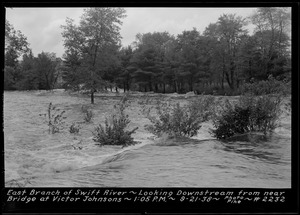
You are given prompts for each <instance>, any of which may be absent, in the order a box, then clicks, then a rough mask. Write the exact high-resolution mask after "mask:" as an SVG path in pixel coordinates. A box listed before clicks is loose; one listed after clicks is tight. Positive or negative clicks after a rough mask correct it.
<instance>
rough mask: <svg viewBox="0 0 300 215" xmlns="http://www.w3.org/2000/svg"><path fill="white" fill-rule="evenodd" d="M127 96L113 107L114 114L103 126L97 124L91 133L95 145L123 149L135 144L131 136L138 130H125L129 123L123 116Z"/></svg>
mask: <svg viewBox="0 0 300 215" xmlns="http://www.w3.org/2000/svg"><path fill="white" fill-rule="evenodd" d="M127 104H128V103H127V96H124V97H123V98H122V99H121V101H120V102H119V103H118V104H117V105H115V106H114V113H112V115H111V116H110V117H109V118H106V119H105V122H104V126H102V125H101V124H99V126H97V127H96V128H95V131H94V132H93V134H94V138H93V140H94V141H95V142H98V144H97V145H100V146H101V145H121V146H123V147H125V146H129V145H134V144H136V142H135V141H134V139H133V138H132V137H131V135H132V134H133V133H134V132H135V131H136V130H137V129H138V128H134V129H132V130H129V131H128V130H125V129H126V127H127V126H128V124H129V123H130V120H129V116H128V115H126V114H125V109H126V107H127Z"/></svg>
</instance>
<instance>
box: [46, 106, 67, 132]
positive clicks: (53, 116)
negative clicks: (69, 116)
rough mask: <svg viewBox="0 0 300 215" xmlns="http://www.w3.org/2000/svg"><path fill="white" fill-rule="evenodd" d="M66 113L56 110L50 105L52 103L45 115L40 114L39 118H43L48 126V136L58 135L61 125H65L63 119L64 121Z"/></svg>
mask: <svg viewBox="0 0 300 215" xmlns="http://www.w3.org/2000/svg"><path fill="white" fill-rule="evenodd" d="M65 112H66V111H64V110H62V111H61V110H60V109H59V108H56V106H54V105H52V102H50V103H49V105H48V109H47V113H45V114H40V116H44V117H45V118H46V121H47V124H48V131H49V134H55V133H59V132H60V130H61V129H62V125H63V124H64V123H65V122H64V119H66V117H65V116H63V115H64V113H65Z"/></svg>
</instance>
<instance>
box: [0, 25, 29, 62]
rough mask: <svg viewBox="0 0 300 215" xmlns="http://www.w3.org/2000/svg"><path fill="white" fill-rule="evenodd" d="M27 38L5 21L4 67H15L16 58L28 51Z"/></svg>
mask: <svg viewBox="0 0 300 215" xmlns="http://www.w3.org/2000/svg"><path fill="white" fill-rule="evenodd" d="M28 45H29V43H28V42H27V38H26V37H25V36H24V35H23V34H22V32H21V31H19V30H15V29H14V27H13V26H12V25H11V24H10V23H9V22H8V21H7V20H5V66H10V67H16V66H17V62H18V57H20V56H21V54H24V53H26V52H28V51H29V48H28Z"/></svg>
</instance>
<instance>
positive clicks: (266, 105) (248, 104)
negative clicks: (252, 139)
mask: <svg viewBox="0 0 300 215" xmlns="http://www.w3.org/2000/svg"><path fill="white" fill-rule="evenodd" d="M281 103H282V97H281V96H273V97H272V96H266V95H264V96H259V97H255V96H241V97H240V99H239V101H238V102H237V104H233V103H230V102H229V101H228V100H227V101H226V102H225V105H224V106H223V110H222V111H221V112H220V113H219V114H217V115H216V116H215V117H214V119H213V125H214V127H215V129H214V130H213V131H212V132H213V135H214V136H215V137H216V138H218V139H226V138H228V137H231V136H234V135H236V134H243V133H247V132H263V133H264V134H266V133H267V132H272V131H273V130H274V129H275V128H276V127H277V121H278V119H279V116H280V114H281V109H280V106H281Z"/></svg>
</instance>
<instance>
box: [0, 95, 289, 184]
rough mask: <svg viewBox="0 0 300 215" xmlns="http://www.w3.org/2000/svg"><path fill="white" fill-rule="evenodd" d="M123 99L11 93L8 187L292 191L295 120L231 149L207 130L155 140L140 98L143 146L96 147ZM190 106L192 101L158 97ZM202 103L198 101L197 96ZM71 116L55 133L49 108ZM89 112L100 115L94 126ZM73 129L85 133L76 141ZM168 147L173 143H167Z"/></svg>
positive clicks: (133, 110) (135, 119) (134, 108)
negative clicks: (99, 129)
mask: <svg viewBox="0 0 300 215" xmlns="http://www.w3.org/2000/svg"><path fill="white" fill-rule="evenodd" d="M121 96H122V94H115V93H101V94H97V95H96V97H95V104H94V105H90V104H89V103H90V98H89V97H88V96H86V95H78V94H70V93H67V92H64V91H63V90H55V91H54V92H46V91H31V92H4V141H5V142H4V151H5V186H6V187H18V186H21V187H26V186H28V187H102V186H110V187H111V186H113V187H249V188H251V187H253V188H257V187H258V188H290V187H291V117H290V115H287V114H285V115H283V116H282V117H281V122H280V126H279V127H278V128H277V129H276V130H275V132H274V134H273V135H272V136H269V137H263V136H261V135H259V134H256V135H251V136H250V135H248V136H246V137H244V138H241V139H235V140H232V141H229V142H221V141H218V140H214V139H213V137H212V136H211V134H210V132H209V129H210V128H212V124H211V123H210V122H207V123H204V124H203V126H202V128H201V129H200V131H199V133H198V135H197V136H196V137H193V138H192V139H190V140H188V139H185V140H168V139H167V138H161V139H153V136H152V135H151V134H150V133H149V132H147V131H146V130H145V129H144V125H146V124H149V120H148V119H146V118H145V117H144V116H143V114H141V111H140V108H141V103H140V102H139V101H140V100H141V99H142V98H144V94H142V93H135V94H132V97H131V99H130V101H131V104H130V106H129V108H128V110H127V113H128V114H129V116H130V119H131V123H130V128H134V127H136V126H138V127H139V129H138V130H137V132H136V133H135V134H134V135H133V136H134V138H135V140H137V141H139V142H140V143H139V144H137V145H134V146H130V147H126V148H121V147H120V146H103V147H99V146H97V145H95V142H94V141H93V139H92V138H93V134H92V131H93V130H94V127H95V126H96V125H97V124H98V123H103V122H104V119H105V117H106V116H108V115H109V114H110V113H111V111H112V107H113V105H114V104H116V102H117V101H118V100H119V99H120V98H121ZM150 96H153V98H157V99H171V100H172V101H180V102H185V101H186V100H187V99H189V98H187V97H186V96H178V95H176V94H168V95H161V96H158V95H155V94H151V95H150ZM193 97H194V99H195V98H196V96H193ZM50 102H52V104H53V105H55V106H56V107H57V108H60V109H61V110H65V111H66V113H65V116H66V117H67V118H66V119H65V124H64V125H63V127H64V128H63V129H62V130H61V132H60V133H56V134H49V133H48V126H47V122H46V121H45V118H44V117H42V116H39V114H44V113H46V112H47V108H48V105H49V103H50ZM82 105H87V106H89V107H90V109H91V110H93V112H94V113H95V117H94V119H93V121H92V122H90V123H86V122H85V121H84V116H83V113H82V110H81V108H82ZM73 122H77V123H79V124H80V126H81V129H80V131H79V134H78V135H76V134H70V133H69V127H70V125H71V124H72V123H73ZM166 142H168V144H165V143H166Z"/></svg>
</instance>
